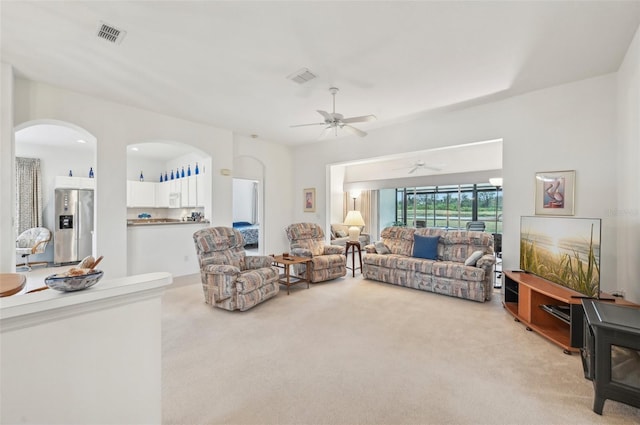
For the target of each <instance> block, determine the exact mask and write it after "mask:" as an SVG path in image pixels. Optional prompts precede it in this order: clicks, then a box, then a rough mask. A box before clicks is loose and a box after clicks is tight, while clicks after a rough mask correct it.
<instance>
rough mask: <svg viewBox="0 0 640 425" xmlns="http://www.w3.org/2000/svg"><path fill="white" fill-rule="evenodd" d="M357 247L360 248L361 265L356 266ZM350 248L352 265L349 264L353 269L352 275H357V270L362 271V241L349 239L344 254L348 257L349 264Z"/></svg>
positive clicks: (359, 258)
mask: <svg viewBox="0 0 640 425" xmlns="http://www.w3.org/2000/svg"><path fill="white" fill-rule="evenodd" d="M356 248H357V249H358V260H359V261H360V267H356ZM349 250H351V267H349V266H347V268H348V269H350V270H351V275H352V277H355V276H356V270H357V269H360V273H362V253H361V249H360V241H347V246H346V250H345V252H344V255H345V256H346V257H347V264H349Z"/></svg>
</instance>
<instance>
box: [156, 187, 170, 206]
mask: <svg viewBox="0 0 640 425" xmlns="http://www.w3.org/2000/svg"><path fill="white" fill-rule="evenodd" d="M155 186H156V207H157V208H169V183H168V182H161V183H155Z"/></svg>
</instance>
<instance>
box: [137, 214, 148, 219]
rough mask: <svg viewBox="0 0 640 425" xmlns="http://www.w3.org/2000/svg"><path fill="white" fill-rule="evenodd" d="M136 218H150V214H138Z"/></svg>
mask: <svg viewBox="0 0 640 425" xmlns="http://www.w3.org/2000/svg"><path fill="white" fill-rule="evenodd" d="M138 218H151V214H149V213H140V214H138Z"/></svg>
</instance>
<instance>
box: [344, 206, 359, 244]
mask: <svg viewBox="0 0 640 425" xmlns="http://www.w3.org/2000/svg"><path fill="white" fill-rule="evenodd" d="M344 224H346V225H347V226H351V227H349V240H350V241H354V242H357V241H358V240H359V239H360V226H364V219H363V218H362V214H360V211H349V212H348V213H347V217H346V218H345V219H344Z"/></svg>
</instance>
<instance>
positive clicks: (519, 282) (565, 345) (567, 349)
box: [503, 270, 633, 354]
mask: <svg viewBox="0 0 640 425" xmlns="http://www.w3.org/2000/svg"><path fill="white" fill-rule="evenodd" d="M503 276H504V300H503V305H504V307H505V309H506V310H507V311H508V312H509V313H510V314H511V315H513V317H515V319H516V321H519V322H522V323H524V324H525V325H526V326H527V330H529V331H535V332H536V333H538V334H540V335H541V336H543V337H544V338H546V339H548V340H549V341H551V342H553V343H554V344H557V345H559V346H560V347H562V349H563V351H564V353H565V354H571V353H572V352H578V351H580V348H582V340H583V329H584V324H583V317H584V310H583V308H582V302H581V301H582V299H583V298H584V296H583V295H582V294H580V293H579V292H576V291H573V290H571V289H569V288H565V287H563V286H560V285H556V284H555V283H552V282H550V281H548V280H546V279H543V278H541V277H538V276H535V275H533V274H530V273H524V272H517V271H512V270H510V271H505V272H504V274H503ZM601 296H602V297H603V298H605V297H606V298H607V299H612V300H614V301H610V302H614V303H616V304H624V305H633V304H632V303H629V302H626V301H624V300H622V299H614V298H613V297H612V296H610V295H608V294H604V293H602V294H601Z"/></svg>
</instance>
